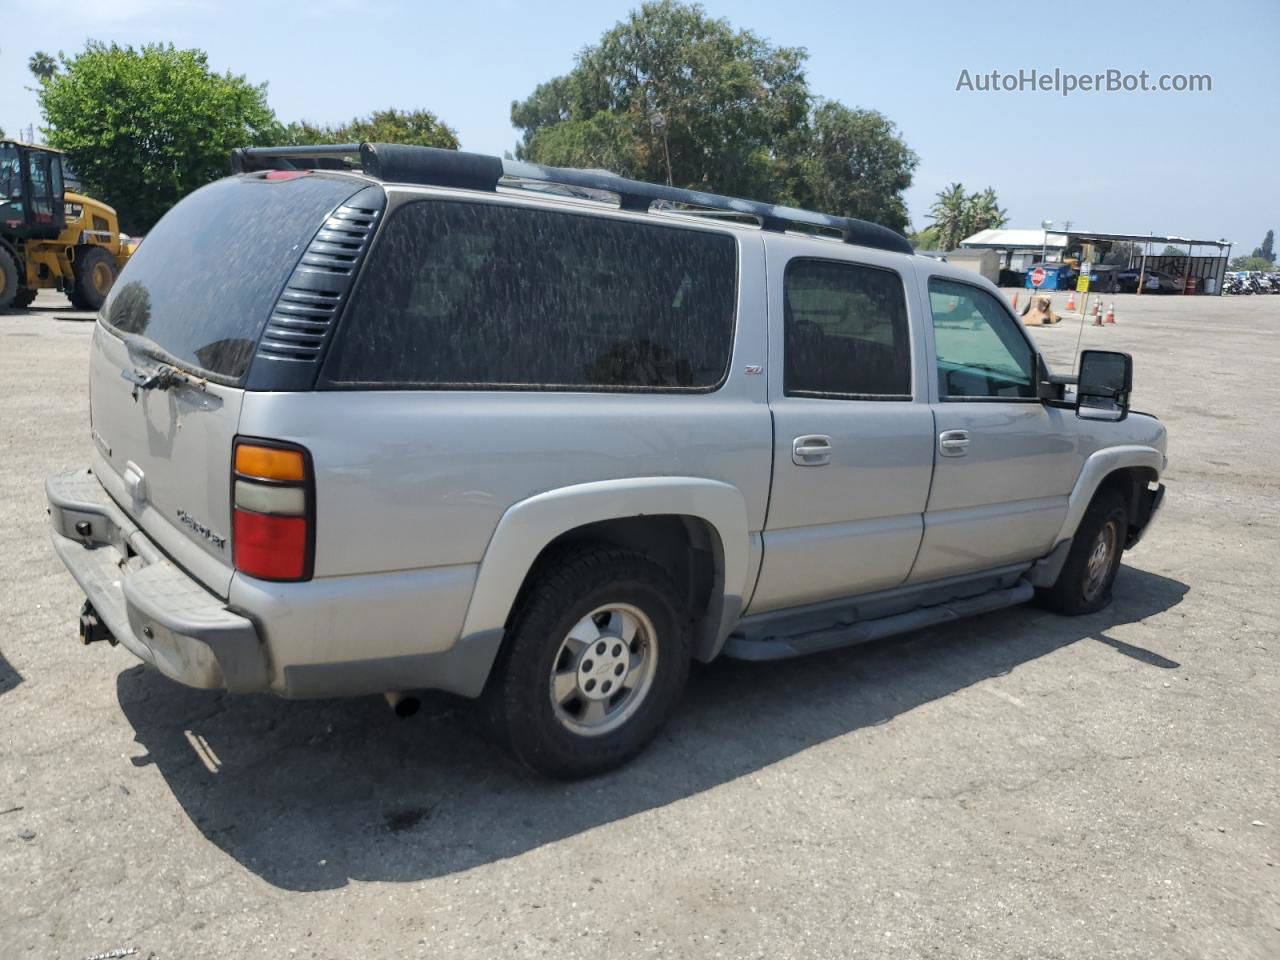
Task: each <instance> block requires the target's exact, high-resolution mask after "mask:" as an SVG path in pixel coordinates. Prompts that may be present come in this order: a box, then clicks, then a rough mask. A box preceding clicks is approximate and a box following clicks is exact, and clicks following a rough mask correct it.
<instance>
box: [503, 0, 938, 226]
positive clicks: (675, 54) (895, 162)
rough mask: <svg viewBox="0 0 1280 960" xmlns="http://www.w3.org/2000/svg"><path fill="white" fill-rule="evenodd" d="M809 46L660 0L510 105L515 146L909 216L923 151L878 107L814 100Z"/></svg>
mask: <svg viewBox="0 0 1280 960" xmlns="http://www.w3.org/2000/svg"><path fill="white" fill-rule="evenodd" d="M805 56H806V55H805V52H804V51H803V50H801V49H799V48H795V47H776V46H773V45H771V44H770V43H768V42H767V41H766V40H764V39H762V38H761V37H759V36H757V35H756V34H754V33H752V32H751V31H749V30H738V29H735V28H734V27H733V26H732V25H730V24H729V23H728V21H726V20H723V19H714V18H712V17H709V16H708V15H707V14H706V12H705V11H704V10H703V8H702V7H701V6H699V5H697V4H686V3H680V2H677V0H656V2H648V3H645V4H643V5H642V6H641V7H640V8H639V9H638V10H635V11H633V12H632V13H631V14H630V16H629V17H628V18H627V19H626V20H624V21H622V22H621V23H619V24H617V25H616V26H615V27H614V28H613V29H612V30H609V31H608V32H606V33H605V34H604V36H603V37H602V38H601V39H600V41H599V43H597V44H595V45H594V46H589V47H587V48H585V49H584V50H583V51H582V52H581V53H580V54H579V55H578V57H577V61H576V65H575V66H574V68H573V69H572V70H571V71H570V72H569V73H567V74H565V75H564V76H560V77H554V78H552V79H551V80H548V81H546V82H545V83H541V84H539V85H538V86H537V87H536V88H535V89H534V91H533V93H531V94H530V95H529V96H528V97H527V98H526V99H524V100H521V101H516V102H514V103H512V105H511V122H512V124H513V125H514V126H515V127H517V128H518V129H519V130H520V131H521V139H520V142H519V144H518V145H517V147H516V156H517V157H518V158H520V159H522V160H530V161H533V162H535V163H545V164H550V165H553V166H571V167H596V168H605V169H608V170H612V171H613V172H615V173H619V174H622V175H624V176H629V177H634V178H636V179H640V180H649V181H656V182H659V183H670V184H673V185H675V186H680V187H690V188H694V189H699V190H709V191H715V192H719V193H727V194H736V195H739V196H748V197H751V198H753V199H759V200H765V201H773V202H781V203H788V204H798V205H802V206H810V207H816V208H818V209H821V210H824V211H826V212H828V213H834V214H839V215H844V216H855V217H863V218H865V219H869V220H876V221H878V222H880V223H883V224H885V225H887V226H889V227H892V228H894V229H897V230H905V228H906V225H907V218H906V204H905V202H904V200H903V198H902V191H903V190H905V189H906V188H907V187H908V186H909V185H910V184H911V177H912V173H913V172H914V170H915V167H916V164H917V162H918V161H917V158H916V155H915V154H914V153H913V152H912V151H911V150H910V149H909V148H908V147H907V146H906V144H905V143H903V141H902V140H901V138H900V137H899V136H898V133H897V130H896V129H895V127H894V125H893V124H892V123H891V122H890V121H889V120H888V119H886V118H885V117H884V116H883V115H882V114H879V113H876V112H875V111H871V110H854V109H850V108H848V107H846V106H844V105H842V104H840V103H837V102H834V101H828V102H815V100H814V98H813V97H811V95H810V93H809V89H808V86H807V84H806V82H805V76H804V62H805Z"/></svg>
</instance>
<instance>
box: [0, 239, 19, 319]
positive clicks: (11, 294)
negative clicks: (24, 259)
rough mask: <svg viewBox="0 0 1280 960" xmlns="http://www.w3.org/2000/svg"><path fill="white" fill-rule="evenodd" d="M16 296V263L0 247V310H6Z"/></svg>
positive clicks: (7, 252)
mask: <svg viewBox="0 0 1280 960" xmlns="http://www.w3.org/2000/svg"><path fill="white" fill-rule="evenodd" d="M17 297H18V264H17V261H15V260H14V259H13V254H11V253H10V252H9V251H8V250H6V249H5V248H4V247H0V310H8V309H9V307H11V306H13V305H14V303H15V302H16V300H17Z"/></svg>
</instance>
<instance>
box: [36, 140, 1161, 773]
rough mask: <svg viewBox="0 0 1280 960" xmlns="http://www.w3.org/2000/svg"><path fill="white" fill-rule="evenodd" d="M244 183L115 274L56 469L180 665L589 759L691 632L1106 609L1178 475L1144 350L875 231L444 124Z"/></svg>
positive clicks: (82, 520) (772, 650) (534, 763)
mask: <svg viewBox="0 0 1280 960" xmlns="http://www.w3.org/2000/svg"><path fill="white" fill-rule="evenodd" d="M233 169H234V170H236V171H237V172H236V174H235V175H234V176H231V177H229V178H227V179H224V180H221V181H218V182H217V183H214V184H211V185H210V186H207V187H204V188H203V189H201V190H199V191H197V192H195V193H194V194H192V195H191V196H189V197H188V198H186V199H185V200H183V201H182V202H181V203H180V204H178V205H177V206H176V207H175V208H174V209H173V210H172V211H171V212H170V213H169V214H168V215H167V216H166V217H165V218H164V219H163V220H162V221H161V222H160V223H159V224H158V225H157V226H156V228H155V229H154V230H153V231H152V232H151V234H150V235H149V236H148V237H147V239H146V241H145V242H144V243H143V244H142V246H141V248H140V249H139V250H138V252H137V254H136V255H135V256H134V257H133V258H132V259H131V260H130V262H129V264H128V266H127V267H126V268H125V269H124V271H123V272H122V273H121V275H120V278H119V280H118V282H117V283H116V285H115V287H114V289H113V290H112V292H111V295H110V298H109V299H108V301H107V302H106V303H105V305H104V306H103V309H102V312H101V315H100V316H99V319H98V323H97V327H96V330H95V331H94V336H93V345H92V357H91V362H90V384H91V404H90V413H91V424H92V438H93V447H94V450H93V462H92V466H91V467H90V468H88V469H81V470H79V471H77V472H74V473H70V474H66V475H63V476H58V477H55V478H52V479H50V480H49V482H48V485H47V486H48V498H49V504H50V513H51V516H52V523H53V543H54V546H55V548H56V550H57V552H58V554H59V556H60V557H61V558H62V559H63V561H64V562H65V563H66V565H67V567H68V569H69V570H70V571H71V573H72V575H73V576H74V577H75V578H76V580H77V581H79V583H80V585H81V586H82V587H83V589H84V591H85V593H86V594H87V596H88V600H87V602H86V604H85V606H84V609H83V611H82V614H81V618H80V623H81V636H82V639H83V640H84V641H85V642H91V641H94V640H102V639H105V640H108V641H110V642H112V643H115V642H119V643H123V644H124V645H125V646H126V647H127V648H128V649H129V650H131V651H132V652H133V653H134V654H136V655H137V656H138V657H141V658H142V659H143V660H145V661H148V662H149V663H151V664H154V665H155V667H157V668H158V669H159V670H160V671H162V672H163V673H165V674H166V675H168V676H169V677H172V678H173V679H175V680H178V681H180V682H182V683H185V684H188V685H191V686H194V687H205V688H222V689H226V690H230V691H234V692H251V691H270V692H273V693H276V694H279V695H280V696H283V697H289V698H306V697H332V696H346V695H359V694H379V693H385V694H388V696H389V697H390V698H392V700H393V702H396V701H398V702H399V706H400V709H402V710H407V709H408V708H409V707H411V705H412V703H413V701H412V700H411V699H405V698H406V697H408V696H410V694H411V692H412V691H415V690H421V689H427V688H430V689H437V690H445V691H451V692H453V693H457V694H461V695H463V696H466V697H482V698H483V700H484V701H485V703H486V705H487V710H486V712H487V713H488V715H489V716H490V717H491V718H492V720H493V722H494V726H495V729H496V730H497V731H499V732H500V734H501V736H502V738H503V739H504V740H505V742H506V743H507V744H508V745H509V746H510V748H511V750H512V751H513V752H514V753H515V755H516V756H517V757H519V758H520V759H521V760H523V761H524V762H525V763H527V764H528V765H530V766H531V767H533V768H535V769H537V770H540V771H543V772H545V773H548V774H552V775H558V776H581V775H585V774H590V773H595V772H598V771H600V770H604V769H606V768H608V767H611V766H613V765H616V764H618V763H621V762H623V761H625V760H627V759H628V758H630V757H631V756H633V755H634V754H636V753H637V752H638V751H640V750H641V749H642V748H643V747H644V745H645V744H646V743H647V742H648V741H649V740H650V739H651V738H652V737H653V736H654V734H655V733H656V732H657V730H658V729H659V727H660V726H661V724H662V723H663V721H664V720H665V719H666V718H667V717H668V716H669V715H670V714H671V712H672V711H673V710H674V709H675V706H676V702H677V700H678V698H679V696H680V693H681V689H682V687H683V686H684V684H685V679H686V676H687V674H688V670H689V664H690V661H691V660H692V659H696V660H699V661H710V660H713V659H715V658H716V657H718V656H722V655H723V656H730V657H739V658H745V659H750V660H769V659H775V658H781V657H793V656H797V655H801V654H808V653H813V652H817V651H822V650H828V649H831V648H834V647H839V646H844V645H846V644H852V643H858V642H861V641H866V640H871V639H875V638H879V637H884V636H887V635H890V634H895V633H902V632H904V631H907V630H913V629H916V628H919V627H924V626H928V625H930V624H936V623H939V622H942V621H947V620H951V619H954V618H956V617H961V616H966V615H969V614H974V613H981V612H985V611H989V610H994V609H997V608H1000V607H1005V606H1009V605H1011V604H1017V603H1022V602H1024V601H1027V600H1030V599H1032V598H1033V596H1038V597H1039V599H1040V600H1041V601H1042V602H1043V603H1045V604H1046V605H1047V606H1048V607H1049V608H1050V609H1052V610H1056V611H1058V612H1061V613H1065V614H1076V613H1085V612H1089V611H1093V610H1097V609H1099V608H1100V607H1102V606H1103V605H1105V604H1106V603H1107V602H1108V600H1109V598H1110V591H1111V587H1112V581H1113V579H1114V578H1115V574H1116V570H1117V568H1118V567H1119V564H1120V557H1121V553H1122V551H1123V550H1124V549H1125V548H1126V547H1130V546H1132V545H1133V544H1134V543H1136V542H1137V540H1138V538H1139V537H1140V536H1141V535H1142V532H1143V530H1144V529H1145V528H1146V526H1147V524H1148V521H1149V520H1150V519H1151V516H1152V514H1153V513H1154V511H1155V510H1156V507H1157V506H1158V504H1159V502H1160V498H1161V495H1162V493H1163V487H1162V486H1161V485H1160V483H1159V479H1160V475H1161V472H1162V471H1163V469H1164V466H1165V430H1164V428H1163V426H1162V425H1161V424H1160V423H1159V422H1158V421H1157V420H1156V419H1155V418H1154V417H1151V416H1147V415H1144V414H1138V413H1132V414H1131V413H1130V412H1129V407H1128V402H1129V390H1130V385H1131V379H1132V372H1131V362H1130V359H1129V358H1128V357H1127V356H1126V355H1124V354H1115V353H1105V352H1090V351H1086V352H1085V353H1084V354H1083V355H1082V357H1081V363H1080V366H1079V374H1078V377H1065V376H1055V375H1053V374H1051V373H1050V372H1049V370H1048V368H1047V366H1046V364H1045V363H1044V361H1043V359H1042V358H1041V356H1040V354H1039V353H1038V351H1037V349H1036V346H1035V344H1034V342H1033V341H1032V340H1031V339H1030V338H1029V337H1028V336H1027V334H1026V332H1025V331H1024V329H1023V328H1022V326H1021V325H1020V324H1019V321H1018V319H1017V317H1016V316H1015V315H1014V314H1013V312H1012V311H1011V310H1010V308H1009V305H1008V303H1007V302H1006V301H1005V299H1004V298H1003V297H1002V296H1001V295H1000V294H999V292H998V291H997V290H996V288H995V287H993V286H992V285H991V284H990V283H987V282H986V281H985V280H983V279H982V278H981V277H979V276H977V275H976V274H973V273H970V272H968V271H965V270H962V269H957V268H955V267H952V266H949V265H948V264H946V263H942V262H940V261H938V260H933V259H926V258H922V257H916V256H913V255H912V253H911V249H910V247H909V246H908V245H907V243H906V242H905V241H904V240H903V239H902V238H901V237H900V236H898V235H897V234H895V233H892V232H891V231H888V230H886V229H883V228H881V227H878V226H875V225H872V224H867V223H863V222H860V221H855V220H848V219H843V218H835V217H828V216H823V215H820V214H814V213H810V212H807V211H802V210H795V209H788V208H780V207H775V206H770V205H766V204H760V203H754V202H750V201H744V200H735V199H729V198H725V197H717V196H712V195H707V194H701V193H695V192H690V191H684V190H678V189H672V188H669V187H664V186H655V185H652V184H645V183H638V182H635V181H629V180H623V179H621V178H618V177H614V176H610V175H607V174H603V173H595V172H590V171H582V170H558V169H548V168H544V167H537V166H533V165H529V164H524V163H518V162H513V161H509V160H508V161H503V160H498V159H496V158H492V157H482V156H476V155H469V154H464V153H458V152H452V151H439V150H432V149H428V148H419V147H402V146H388V145H385V144H377V145H374V144H363V145H360V146H359V147H357V146H354V145H352V146H338V147H324V148H282V149H275V150H270V149H265V148H264V149H249V150H242V151H237V152H236V154H235V156H234V157H233ZM1077 380H1078V382H1077Z"/></svg>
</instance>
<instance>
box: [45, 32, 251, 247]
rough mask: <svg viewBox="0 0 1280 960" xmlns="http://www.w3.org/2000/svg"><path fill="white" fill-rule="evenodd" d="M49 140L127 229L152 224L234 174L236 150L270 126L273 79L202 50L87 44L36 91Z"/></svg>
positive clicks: (65, 59)
mask: <svg viewBox="0 0 1280 960" xmlns="http://www.w3.org/2000/svg"><path fill="white" fill-rule="evenodd" d="M39 100H40V107H41V109H42V110H43V111H44V116H45V120H46V121H47V122H48V124H49V128H48V131H47V132H48V139H49V143H50V145H52V146H55V147H58V148H60V149H62V150H64V151H66V153H67V157H68V160H69V161H70V164H71V166H72V167H73V168H74V169H75V170H76V171H77V173H78V174H79V175H80V177H81V179H82V180H83V181H84V183H85V186H86V187H87V189H88V191H89V192H90V193H92V194H93V195H95V196H97V197H99V198H100V199H102V200H104V201H105V202H107V203H109V204H111V205H112V206H114V207H115V208H116V210H117V211H118V212H119V214H120V219H121V221H122V223H123V224H125V229H127V230H129V231H130V232H138V231H142V230H146V229H149V228H150V227H151V226H152V225H153V224H154V223H155V222H156V221H157V220H158V219H159V218H160V217H161V216H162V215H163V214H164V212H165V211H166V210H168V209H169V207H171V206H172V205H173V204H174V203H176V202H177V201H178V200H179V199H180V198H181V197H183V196H185V195H186V194H187V193H190V192H191V191H192V190H194V189H196V188H197V187H200V186H202V185H203V184H205V183H208V182H209V181H211V180H214V179H216V178H217V177H220V176H222V175H224V174H225V173H226V172H227V157H228V155H229V154H230V152H231V149H232V148H233V147H239V146H245V145H250V144H257V143H262V142H264V141H265V140H266V138H267V137H268V136H269V134H270V133H271V131H272V129H273V125H274V117H273V115H272V113H271V110H270V108H269V107H268V106H267V102H266V86H265V84H264V85H262V86H255V85H254V84H251V83H249V82H248V81H247V80H246V79H245V78H244V77H243V76H237V75H235V74H232V73H215V72H213V71H212V70H211V69H210V68H209V63H208V59H207V57H206V55H205V54H204V53H203V52H201V51H199V50H178V49H176V48H175V47H174V46H173V45H172V44H167V45H164V44H148V45H145V46H143V47H141V48H140V49H134V48H133V47H131V46H119V45H117V44H114V43H113V44H110V45H107V44H103V43H99V42H97V41H89V43H88V44H87V45H86V46H85V49H84V50H83V51H82V52H81V53H79V54H77V55H76V56H74V57H70V58H66V57H64V58H63V59H62V62H61V69H60V70H59V71H58V72H57V73H55V74H54V75H53V76H51V77H50V78H49V80H48V81H47V82H45V83H44V84H43V85H42V86H41V88H40V90H39Z"/></svg>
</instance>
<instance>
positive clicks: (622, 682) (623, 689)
mask: <svg viewBox="0 0 1280 960" xmlns="http://www.w3.org/2000/svg"><path fill="white" fill-rule="evenodd" d="M656 641H657V637H656V634H655V633H654V629H653V621H651V620H650V619H649V618H648V616H646V615H645V613H644V611H643V610H641V609H639V608H638V607H634V606H632V605H631V604H629V603H607V604H604V605H603V606H600V607H596V609H594V610H592V611H591V612H590V613H588V614H587V615H586V616H585V617H583V618H582V619H581V620H579V621H578V622H577V623H576V624H574V626H573V629H572V630H570V631H569V634H568V636H566V637H565V638H564V640H563V641H561V643H560V649H559V650H558V651H557V652H556V656H555V659H554V660H553V661H552V664H551V685H550V692H551V706H552V708H553V709H554V710H555V715H556V719H557V720H559V721H560V724H561V725H562V726H563V727H565V729H567V730H570V731H571V732H573V733H576V734H578V735H579V736H589V737H590V736H600V735H602V734H605V733H609V732H610V731H612V730H616V729H618V727H620V726H622V725H623V724H624V723H626V722H627V721H628V720H630V719H631V717H633V716H634V715H635V713H636V711H637V710H639V709H640V705H641V704H642V703H644V700H645V697H646V696H648V694H649V690H650V688H651V687H652V686H653V677H654V671H655V668H656V667H657V663H658V646H657V642H656Z"/></svg>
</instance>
